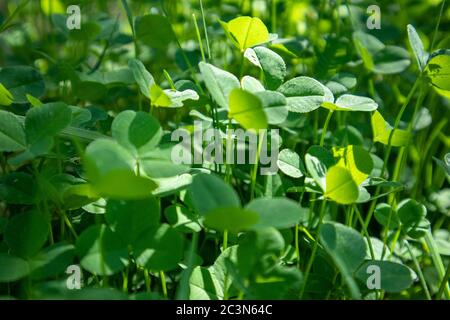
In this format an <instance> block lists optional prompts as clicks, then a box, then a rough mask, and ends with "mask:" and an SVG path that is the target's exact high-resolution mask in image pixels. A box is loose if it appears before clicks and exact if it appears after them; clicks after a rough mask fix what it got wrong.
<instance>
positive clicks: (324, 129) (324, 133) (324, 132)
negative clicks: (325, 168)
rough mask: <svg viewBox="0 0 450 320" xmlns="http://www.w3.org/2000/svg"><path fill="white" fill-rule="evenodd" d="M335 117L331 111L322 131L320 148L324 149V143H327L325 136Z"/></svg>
mask: <svg viewBox="0 0 450 320" xmlns="http://www.w3.org/2000/svg"><path fill="white" fill-rule="evenodd" d="M332 116H333V110H330V111H329V112H328V115H327V119H326V120H325V124H324V126H323V129H322V135H321V136H320V146H321V147H323V143H324V142H325V135H326V134H327V130H328V125H329V124H330V120H331V117H332Z"/></svg>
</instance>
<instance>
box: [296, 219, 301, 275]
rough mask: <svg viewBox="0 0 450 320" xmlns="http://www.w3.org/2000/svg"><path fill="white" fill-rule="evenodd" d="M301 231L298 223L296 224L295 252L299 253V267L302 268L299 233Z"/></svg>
mask: <svg viewBox="0 0 450 320" xmlns="http://www.w3.org/2000/svg"><path fill="white" fill-rule="evenodd" d="M299 232H300V230H299V226H298V223H297V224H296V225H295V254H296V255H297V268H298V269H300V246H299V239H298V233H299Z"/></svg>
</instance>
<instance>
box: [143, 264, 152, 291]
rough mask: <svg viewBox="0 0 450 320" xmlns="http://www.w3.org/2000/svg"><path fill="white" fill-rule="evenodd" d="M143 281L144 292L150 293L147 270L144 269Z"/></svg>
mask: <svg viewBox="0 0 450 320" xmlns="http://www.w3.org/2000/svg"><path fill="white" fill-rule="evenodd" d="M144 279H145V290H147V292H151V286H150V285H151V282H150V281H151V279H150V275H149V272H148V269H145V268H144Z"/></svg>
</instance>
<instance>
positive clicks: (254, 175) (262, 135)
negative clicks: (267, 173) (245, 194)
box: [250, 131, 265, 199]
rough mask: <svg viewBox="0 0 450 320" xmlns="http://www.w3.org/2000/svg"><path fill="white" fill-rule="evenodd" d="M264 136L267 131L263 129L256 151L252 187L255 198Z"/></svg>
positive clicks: (251, 194)
mask: <svg viewBox="0 0 450 320" xmlns="http://www.w3.org/2000/svg"><path fill="white" fill-rule="evenodd" d="M264 136H265V131H262V132H260V133H259V137H258V139H259V141H258V151H257V153H256V159H255V164H254V165H253V172H252V181H251V187H250V199H253V198H254V197H255V186H256V176H257V173H258V163H259V157H260V155H261V149H262V144H263V142H264Z"/></svg>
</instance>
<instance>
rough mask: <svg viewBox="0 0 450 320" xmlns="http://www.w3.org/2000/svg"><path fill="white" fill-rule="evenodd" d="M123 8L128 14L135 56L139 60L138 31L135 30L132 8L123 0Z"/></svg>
mask: <svg viewBox="0 0 450 320" xmlns="http://www.w3.org/2000/svg"><path fill="white" fill-rule="evenodd" d="M122 6H123V7H124V9H125V12H126V13H127V18H128V23H129V24H130V27H131V32H132V34H133V43H134V56H135V57H136V58H137V57H138V56H139V46H138V42H137V38H136V30H135V29H134V23H133V14H132V12H131V10H130V7H129V6H128V3H127V0H122Z"/></svg>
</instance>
